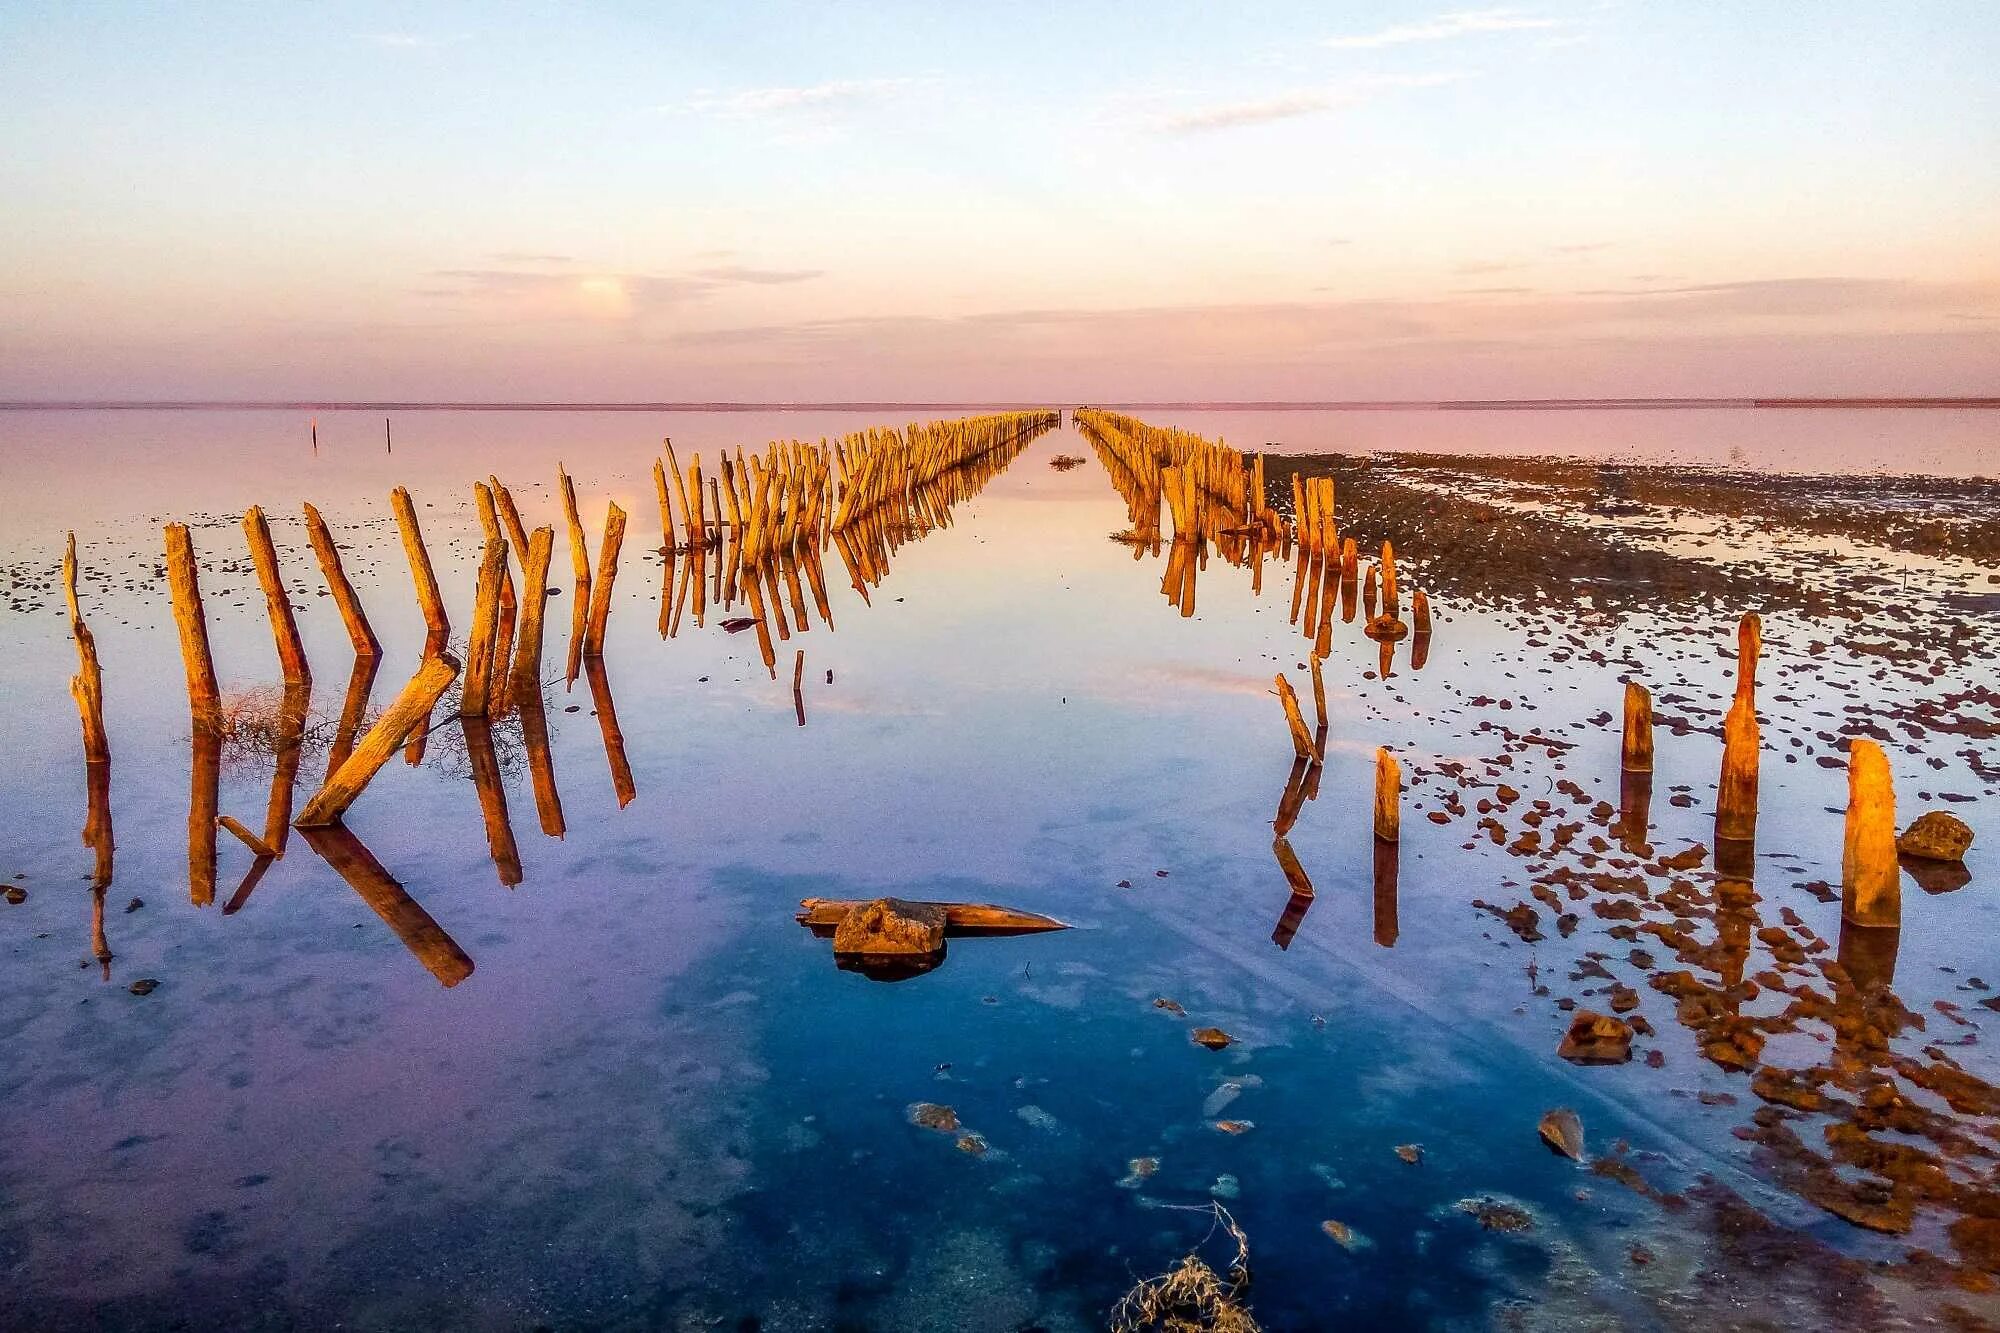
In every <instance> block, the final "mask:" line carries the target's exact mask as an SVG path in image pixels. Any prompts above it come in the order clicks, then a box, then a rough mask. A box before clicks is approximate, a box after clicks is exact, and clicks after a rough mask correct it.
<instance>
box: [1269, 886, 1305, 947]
mask: <svg viewBox="0 0 2000 1333" xmlns="http://www.w3.org/2000/svg"><path fill="white" fill-rule="evenodd" d="M1312 905H1313V897H1312V895H1311V894H1310V893H1295V894H1293V895H1292V896H1291V897H1289V898H1287V899H1285V910H1284V911H1282V912H1280V913H1279V914H1278V924H1277V926H1276V927H1274V928H1273V929H1272V931H1271V943H1273V944H1275V945H1277V946H1278V947H1279V948H1280V949H1289V948H1291V947H1292V940H1293V938H1294V937H1296V936H1297V935H1298V933H1299V927H1300V926H1301V925H1303V924H1304V923H1305V919H1306V913H1307V912H1309V911H1311V910H1312Z"/></svg>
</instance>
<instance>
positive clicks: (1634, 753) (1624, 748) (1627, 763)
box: [1618, 680, 1653, 773]
mask: <svg viewBox="0 0 2000 1333" xmlns="http://www.w3.org/2000/svg"><path fill="white" fill-rule="evenodd" d="M1618 766H1619V767H1620V768H1621V769H1623V770H1624V771H1625V772H1627V773H1650V772H1652V771H1653V696H1652V693H1651V692H1650V691H1649V690H1647V689H1646V687H1645V686H1644V685H1641V684H1640V683H1639V682H1638V681H1636V680H1628V681H1626V682H1625V737H1624V741H1623V743H1622V744H1621V745H1620V747H1619V756H1618Z"/></svg>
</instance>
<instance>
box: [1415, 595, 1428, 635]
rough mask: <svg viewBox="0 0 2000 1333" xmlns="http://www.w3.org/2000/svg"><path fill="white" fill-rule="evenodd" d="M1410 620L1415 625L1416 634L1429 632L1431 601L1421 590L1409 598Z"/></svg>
mask: <svg viewBox="0 0 2000 1333" xmlns="http://www.w3.org/2000/svg"><path fill="white" fill-rule="evenodd" d="M1410 619H1411V620H1412V621H1413V622H1414V623H1415V626H1416V632H1417V633H1418V634H1420V635H1421V634H1429V633H1430V632H1431V599H1430V598H1429V597H1428V596H1427V595H1426V594H1425V593H1424V590H1423V589H1422V588H1419V589H1417V591H1416V594H1415V595H1414V596H1412V597H1411V598H1410Z"/></svg>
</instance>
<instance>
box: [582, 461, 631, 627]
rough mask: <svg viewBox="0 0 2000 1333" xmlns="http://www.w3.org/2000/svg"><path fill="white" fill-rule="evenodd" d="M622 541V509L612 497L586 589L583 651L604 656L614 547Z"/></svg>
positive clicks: (615, 571) (615, 574)
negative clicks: (592, 575) (587, 608)
mask: <svg viewBox="0 0 2000 1333" xmlns="http://www.w3.org/2000/svg"><path fill="white" fill-rule="evenodd" d="M624 544H625V511H624V510H623V509H620V508H619V507H618V502H617V501H616V500H613V501H612V502H611V506H610V508H609V509H607V510H606V511H605V515H604V544H603V546H601V547H600V548H599V549H598V554H597V575H596V578H595V580H594V581H593V583H592V584H591V589H590V625H589V628H588V630H587V631H586V632H585V634H584V639H583V655H584V656H585V657H602V656H604V627H605V623H606V622H607V621H608V620H610V618H611V586H612V583H613V581H614V580H616V579H617V577H618V550H619V548H620V547H622V546H623V545H624Z"/></svg>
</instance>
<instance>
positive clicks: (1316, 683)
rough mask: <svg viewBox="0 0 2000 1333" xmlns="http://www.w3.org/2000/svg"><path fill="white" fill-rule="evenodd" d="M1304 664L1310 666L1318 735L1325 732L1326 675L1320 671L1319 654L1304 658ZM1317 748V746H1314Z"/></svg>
mask: <svg viewBox="0 0 2000 1333" xmlns="http://www.w3.org/2000/svg"><path fill="white" fill-rule="evenodd" d="M1306 665H1307V666H1309V667H1311V668H1312V678H1313V711H1314V712H1315V713H1317V714H1318V715H1319V732H1320V735H1322V736H1324V735H1325V734H1326V676H1325V674H1324V673H1323V672H1321V671H1320V667H1319V654H1318V653H1314V654H1312V655H1311V656H1310V657H1308V658H1306ZM1315 748H1317V747H1315Z"/></svg>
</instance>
